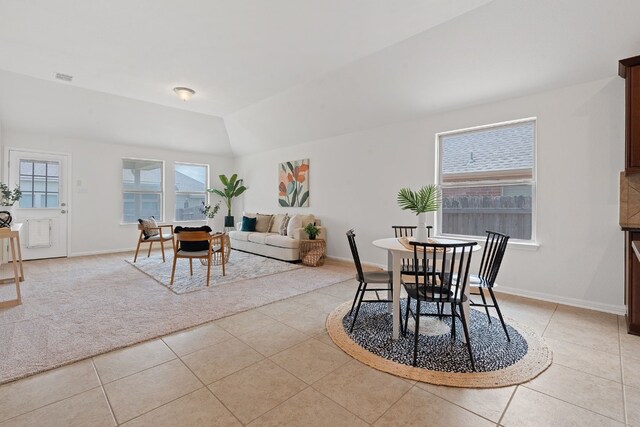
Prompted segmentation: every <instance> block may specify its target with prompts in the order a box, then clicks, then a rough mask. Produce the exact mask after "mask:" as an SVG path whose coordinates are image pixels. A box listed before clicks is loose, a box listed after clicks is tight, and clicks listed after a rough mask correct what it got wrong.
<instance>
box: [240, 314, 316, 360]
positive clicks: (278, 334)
mask: <svg viewBox="0 0 640 427" xmlns="http://www.w3.org/2000/svg"><path fill="white" fill-rule="evenodd" d="M238 338H239V339H240V340H241V341H242V342H244V343H245V344H247V345H249V346H250V347H252V348H254V349H255V350H257V351H259V352H260V353H262V354H263V355H265V356H271V355H273V354H276V353H278V352H280V351H282V350H286V349H287V348H289V347H292V346H294V345H296V344H298V343H301V342H302V341H305V340H306V339H307V338H309V336H308V335H305V334H303V333H302V332H300V331H298V330H297V329H294V328H292V327H291V326H287V325H284V324H282V323H279V322H278V323H276V324H274V325H268V326H265V327H264V328H262V329H260V330H258V331H253V332H249V333H248V334H244V335H240V336H239V337H238Z"/></svg>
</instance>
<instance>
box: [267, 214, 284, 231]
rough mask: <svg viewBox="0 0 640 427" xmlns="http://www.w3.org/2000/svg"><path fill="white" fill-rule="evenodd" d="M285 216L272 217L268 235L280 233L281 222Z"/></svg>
mask: <svg viewBox="0 0 640 427" xmlns="http://www.w3.org/2000/svg"><path fill="white" fill-rule="evenodd" d="M286 216H287V214H277V215H274V216H273V219H272V220H271V228H270V229H269V232H270V233H280V225H281V224H282V221H284V219H285V217H286Z"/></svg>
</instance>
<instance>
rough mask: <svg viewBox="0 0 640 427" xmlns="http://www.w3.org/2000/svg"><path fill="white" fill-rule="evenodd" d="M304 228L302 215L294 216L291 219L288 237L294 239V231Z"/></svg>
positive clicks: (288, 225)
mask: <svg viewBox="0 0 640 427" xmlns="http://www.w3.org/2000/svg"><path fill="white" fill-rule="evenodd" d="M301 226H302V215H294V216H292V217H291V218H289V224H287V236H289V237H291V238H292V239H293V238H294V237H295V236H294V231H295V230H296V229H298V228H300V227H301Z"/></svg>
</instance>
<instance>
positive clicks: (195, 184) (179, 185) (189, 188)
mask: <svg viewBox="0 0 640 427" xmlns="http://www.w3.org/2000/svg"><path fill="white" fill-rule="evenodd" d="M204 188H205V185H204V183H202V182H201V181H198V180H197V179H193V178H191V177H190V176H188V175H185V174H183V173H181V172H178V171H176V190H177V191H184V192H193V193H201V192H202V191H204Z"/></svg>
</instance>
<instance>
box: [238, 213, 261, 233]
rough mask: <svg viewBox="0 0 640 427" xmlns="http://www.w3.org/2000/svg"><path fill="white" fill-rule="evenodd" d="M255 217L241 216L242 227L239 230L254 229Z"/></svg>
mask: <svg viewBox="0 0 640 427" xmlns="http://www.w3.org/2000/svg"><path fill="white" fill-rule="evenodd" d="M256 222H257V219H256V218H249V217H246V216H243V217H242V228H241V229H240V231H256Z"/></svg>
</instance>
